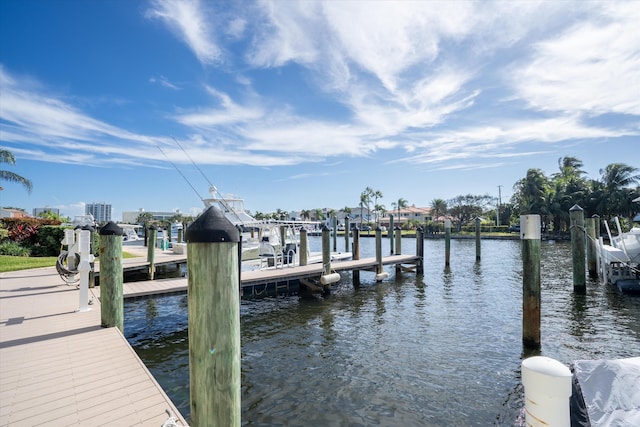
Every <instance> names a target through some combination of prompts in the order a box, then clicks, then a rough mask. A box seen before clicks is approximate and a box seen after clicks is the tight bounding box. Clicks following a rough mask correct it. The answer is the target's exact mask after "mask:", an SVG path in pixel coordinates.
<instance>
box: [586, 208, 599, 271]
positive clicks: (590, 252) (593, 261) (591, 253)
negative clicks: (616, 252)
mask: <svg viewBox="0 0 640 427" xmlns="http://www.w3.org/2000/svg"><path fill="white" fill-rule="evenodd" d="M586 223H587V269H588V270H589V277H592V278H597V277H598V257H597V244H598V239H597V238H596V219H595V218H594V217H591V218H587V219H586Z"/></svg>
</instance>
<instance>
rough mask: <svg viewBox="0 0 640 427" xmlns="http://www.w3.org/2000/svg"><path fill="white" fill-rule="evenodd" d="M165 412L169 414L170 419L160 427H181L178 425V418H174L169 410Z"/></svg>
mask: <svg viewBox="0 0 640 427" xmlns="http://www.w3.org/2000/svg"><path fill="white" fill-rule="evenodd" d="M165 412H166V413H167V415H168V416H169V418H167V421H165V422H164V423H162V426H160V427H180V426H179V424H178V418H176V417H174V416H173V414H172V413H171V411H170V410H168V409H165Z"/></svg>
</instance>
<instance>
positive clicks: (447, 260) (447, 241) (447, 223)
mask: <svg viewBox="0 0 640 427" xmlns="http://www.w3.org/2000/svg"><path fill="white" fill-rule="evenodd" d="M450 265H451V220H450V219H445V220H444V266H445V267H449V266H450Z"/></svg>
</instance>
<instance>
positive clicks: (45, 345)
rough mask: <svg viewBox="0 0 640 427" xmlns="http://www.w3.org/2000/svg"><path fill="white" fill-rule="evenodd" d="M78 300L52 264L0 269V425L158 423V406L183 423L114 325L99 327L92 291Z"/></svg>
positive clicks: (160, 411)
mask: <svg viewBox="0 0 640 427" xmlns="http://www.w3.org/2000/svg"><path fill="white" fill-rule="evenodd" d="M95 290H96V291H97V292H98V293H99V288H95ZM90 296H91V294H90ZM78 307H79V290H78V289H77V288H76V287H75V286H69V285H66V284H65V283H64V282H63V281H62V280H61V279H60V276H59V275H58V273H57V272H56V270H55V268H53V267H51V268H41V269H33V270H23V271H17V272H10V273H1V274H0V425H2V426H39V425H42V426H72V425H77V426H102V425H127V426H160V425H162V424H163V423H164V422H166V421H167V419H168V418H169V416H168V415H167V413H166V412H165V411H166V410H169V411H171V413H172V414H173V415H174V416H175V417H177V425H183V426H184V425H187V423H186V422H185V420H184V419H183V417H182V416H181V415H180V414H179V413H178V411H177V409H176V407H175V405H174V404H173V403H172V402H171V400H170V399H169V398H168V397H167V395H166V394H165V392H164V391H163V390H162V388H161V387H160V386H159V385H158V383H157V382H156V381H155V379H154V378H153V376H152V375H151V374H150V373H149V371H148V370H147V368H146V367H145V366H144V364H143V363H142V362H141V361H140V359H139V358H138V356H137V355H136V353H135V352H134V351H133V349H132V348H131V346H130V345H129V343H128V342H127V340H126V339H125V338H124V336H123V335H122V334H121V333H120V331H119V330H118V329H116V328H101V327H100V303H99V300H98V295H93V304H92V305H90V306H89V307H90V310H89V311H86V312H78V311H76V310H77V309H78Z"/></svg>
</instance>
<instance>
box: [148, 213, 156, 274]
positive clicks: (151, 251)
mask: <svg viewBox="0 0 640 427" xmlns="http://www.w3.org/2000/svg"><path fill="white" fill-rule="evenodd" d="M157 241H158V229H157V228H156V227H155V226H154V225H152V226H151V227H149V242H148V243H149V245H148V246H147V262H148V263H149V273H148V276H149V280H153V278H154V277H155V274H156V262H155V254H156V242H157Z"/></svg>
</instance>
